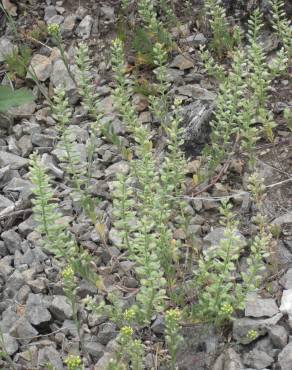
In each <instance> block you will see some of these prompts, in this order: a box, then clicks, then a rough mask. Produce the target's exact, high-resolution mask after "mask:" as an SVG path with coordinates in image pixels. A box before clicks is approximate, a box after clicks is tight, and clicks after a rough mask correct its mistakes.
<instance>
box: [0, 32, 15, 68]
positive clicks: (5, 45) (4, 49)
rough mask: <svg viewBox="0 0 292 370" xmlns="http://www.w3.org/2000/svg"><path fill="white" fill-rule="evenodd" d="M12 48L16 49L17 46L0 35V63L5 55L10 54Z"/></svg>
mask: <svg viewBox="0 0 292 370" xmlns="http://www.w3.org/2000/svg"><path fill="white" fill-rule="evenodd" d="M14 50H17V47H16V46H14V45H13V44H12V42H11V41H10V40H9V39H8V38H7V37H6V36H2V37H1V38H0V63H1V62H4V60H5V59H6V57H7V56H8V55H11V54H12V53H13V51H14Z"/></svg>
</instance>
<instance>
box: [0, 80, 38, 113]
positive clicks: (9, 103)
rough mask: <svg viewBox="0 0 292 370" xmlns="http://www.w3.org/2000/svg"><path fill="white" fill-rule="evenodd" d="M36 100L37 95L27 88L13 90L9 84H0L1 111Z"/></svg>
mask: <svg viewBox="0 0 292 370" xmlns="http://www.w3.org/2000/svg"><path fill="white" fill-rule="evenodd" d="M34 100H35V96H34V95H33V94H32V93H31V92H30V91H29V90H27V89H19V90H13V89H11V88H10V87H8V86H0V112H5V111H7V110H8V109H9V108H12V107H17V106H19V105H22V104H25V103H29V102H32V101H34Z"/></svg>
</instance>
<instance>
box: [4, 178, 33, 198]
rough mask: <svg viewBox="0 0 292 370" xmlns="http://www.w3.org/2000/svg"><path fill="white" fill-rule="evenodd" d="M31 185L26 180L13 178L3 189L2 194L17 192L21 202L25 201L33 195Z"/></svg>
mask: <svg viewBox="0 0 292 370" xmlns="http://www.w3.org/2000/svg"><path fill="white" fill-rule="evenodd" d="M32 189H33V185H32V183H31V182H30V181H28V180H23V179H21V178H19V177H14V178H13V179H12V180H10V181H9V182H8V183H7V185H6V186H5V187H4V189H3V191H4V193H10V192H17V193H20V197H21V199H23V200H27V199H28V198H29V197H30V196H31V195H32V193H33V190H32Z"/></svg>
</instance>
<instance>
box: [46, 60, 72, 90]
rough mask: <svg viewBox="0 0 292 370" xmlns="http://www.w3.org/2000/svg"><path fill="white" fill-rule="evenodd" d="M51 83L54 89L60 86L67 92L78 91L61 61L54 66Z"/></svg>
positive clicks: (57, 61)
mask: <svg viewBox="0 0 292 370" xmlns="http://www.w3.org/2000/svg"><path fill="white" fill-rule="evenodd" d="M51 82H52V84H53V85H54V87H57V86H59V85H62V86H64V87H65V90H66V91H71V90H75V89H76V86H75V83H74V81H73V80H72V78H71V77H70V76H69V74H68V71H67V69H66V67H65V64H64V62H63V61H62V60H61V59H57V60H56V61H55V63H54V65H53V70H52V74H51Z"/></svg>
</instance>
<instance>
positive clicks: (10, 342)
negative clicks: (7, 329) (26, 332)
mask: <svg viewBox="0 0 292 370" xmlns="http://www.w3.org/2000/svg"><path fill="white" fill-rule="evenodd" d="M2 339H3V345H4V348H5V351H6V352H7V353H8V355H10V356H12V355H14V353H15V352H16V351H17V350H18V343H17V340H16V339H15V338H13V337H12V336H11V335H10V334H8V333H4V334H3V337H2Z"/></svg>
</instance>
